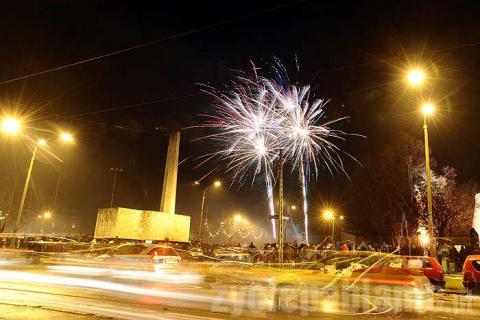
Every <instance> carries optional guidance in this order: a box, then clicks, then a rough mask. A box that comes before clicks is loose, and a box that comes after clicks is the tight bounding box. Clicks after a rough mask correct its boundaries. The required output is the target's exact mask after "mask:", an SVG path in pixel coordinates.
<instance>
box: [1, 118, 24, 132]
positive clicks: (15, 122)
mask: <svg viewBox="0 0 480 320" xmlns="http://www.w3.org/2000/svg"><path fill="white" fill-rule="evenodd" d="M1 128H2V131H3V133H5V134H8V135H15V134H18V133H19V132H20V130H21V128H22V124H21V121H20V120H19V119H16V118H13V117H7V118H5V119H3V120H2V127H1Z"/></svg>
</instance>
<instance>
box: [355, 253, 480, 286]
mask: <svg viewBox="0 0 480 320" xmlns="http://www.w3.org/2000/svg"><path fill="white" fill-rule="evenodd" d="M392 262H393V263H394V264H398V268H390V267H389V264H391V263H392ZM363 271H365V269H359V270H356V271H355V272H363ZM369 272H370V273H372V272H382V273H385V274H410V275H424V276H425V277H426V278H428V280H429V281H430V283H431V284H432V285H433V286H434V289H435V291H438V290H440V289H441V288H443V287H444V286H445V278H444V276H445V273H444V271H443V268H442V266H441V265H440V263H438V261H437V260H436V259H435V258H432V257H423V256H393V257H392V258H389V259H387V260H386V261H385V262H384V263H381V264H379V265H377V266H375V267H374V268H371V270H370V271H369ZM479 279H480V278H479Z"/></svg>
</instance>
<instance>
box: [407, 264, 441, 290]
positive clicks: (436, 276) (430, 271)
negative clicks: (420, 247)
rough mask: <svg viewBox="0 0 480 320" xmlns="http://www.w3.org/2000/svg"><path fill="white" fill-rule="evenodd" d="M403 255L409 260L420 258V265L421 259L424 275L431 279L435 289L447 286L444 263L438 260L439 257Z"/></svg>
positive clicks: (421, 268) (421, 269)
mask: <svg viewBox="0 0 480 320" xmlns="http://www.w3.org/2000/svg"><path fill="white" fill-rule="evenodd" d="M402 257H403V258H405V259H406V260H407V261H408V260H419V262H418V264H419V266H420V261H421V263H422V266H421V267H420V268H419V269H420V271H421V272H422V273H423V275H424V276H425V277H427V278H428V280H430V283H431V284H432V285H433V286H434V287H435V291H438V290H440V289H441V288H443V287H444V286H445V272H444V271H443V268H442V265H441V264H440V263H439V262H438V261H437V259H435V258H432V257H409V256H402Z"/></svg>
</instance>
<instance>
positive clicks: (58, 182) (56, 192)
mask: <svg viewBox="0 0 480 320" xmlns="http://www.w3.org/2000/svg"><path fill="white" fill-rule="evenodd" d="M60 178H61V175H60V174H58V180H57V187H56V188H55V196H54V197H53V209H54V210H55V208H56V206H57V198H58V190H59V189H60Z"/></svg>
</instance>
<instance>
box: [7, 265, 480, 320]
mask: <svg viewBox="0 0 480 320" xmlns="http://www.w3.org/2000/svg"><path fill="white" fill-rule="evenodd" d="M99 270H100V271H99ZM187 270H188V271H187ZM187 270H183V271H182V272H177V271H175V272H171V271H166V272H165V273H162V276H161V277H160V278H158V277H156V278H149V276H147V275H146V274H143V273H134V274H130V273H129V272H120V273H116V272H114V273H108V274H106V273H105V271H104V270H102V269H101V268H100V269H95V268H93V269H92V268H77V267H75V266H58V265H57V266H51V265H26V264H25V265H18V264H14V265H7V266H2V267H1V270H0V296H1V297H2V298H1V299H0V319H22V320H23V319H81V320H83V319H102V318H110V319H112V318H113V319H133V320H136V319H142V320H144V319H229V318H232V317H238V318H241V319H254V318H268V319H282V320H283V319H297V318H303V317H305V318H306V317H307V316H308V318H309V319H344V318H345V314H347V313H346V312H345V311H344V310H339V309H338V308H337V307H335V306H334V305H330V304H327V303H326V301H323V304H322V302H321V304H322V307H321V308H320V309H318V308H317V309H312V308H311V306H308V305H305V306H303V307H302V308H290V309H288V310H287V309H282V308H280V309H282V310H280V311H275V310H272V308H271V305H270V304H269V303H266V302H265V301H267V300H268V297H269V295H268V294H265V291H262V290H260V291H259V290H258V289H261V286H259V285H257V284H254V285H252V284H250V286H247V285H246V284H245V283H238V282H237V283H234V282H232V281H230V282H228V283H227V282H226V280H225V279H223V280H221V281H223V282H219V280H218V279H219V278H217V280H215V281H210V280H209V279H205V278H202V277H198V273H197V271H192V270H198V266H195V267H192V268H188V269H187ZM131 275H134V276H135V277H134V278H132V277H130V276H131ZM252 288H253V289H255V291H254V292H257V293H258V292H262V295H261V296H258V295H257V297H255V298H254V299H253V300H252V296H251V293H252ZM380 300H381V299H380ZM380 300H379V299H373V300H371V301H370V302H371V303H373V304H374V305H377V304H378V302H379V301H380ZM259 301H260V303H259ZM262 303H263V304H262ZM274 309H277V310H278V309H279V307H276V308H274ZM424 311H425V312H426V313H423V314H422V313H420V314H417V313H411V312H400V313H394V312H391V311H390V312H389V311H388V310H385V309H382V308H379V307H378V308H376V309H375V308H373V309H369V310H368V312H366V311H365V310H359V311H358V312H355V313H351V312H349V313H348V314H350V315H352V314H354V315H355V314H356V315H357V316H360V317H361V319H478V314H479V312H480V297H472V296H463V295H447V294H439V295H435V296H434V299H433V303H430V304H428V305H427V306H426V309H425V310H424ZM384 312H385V313H384ZM378 313H380V314H378ZM374 314H377V315H374Z"/></svg>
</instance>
